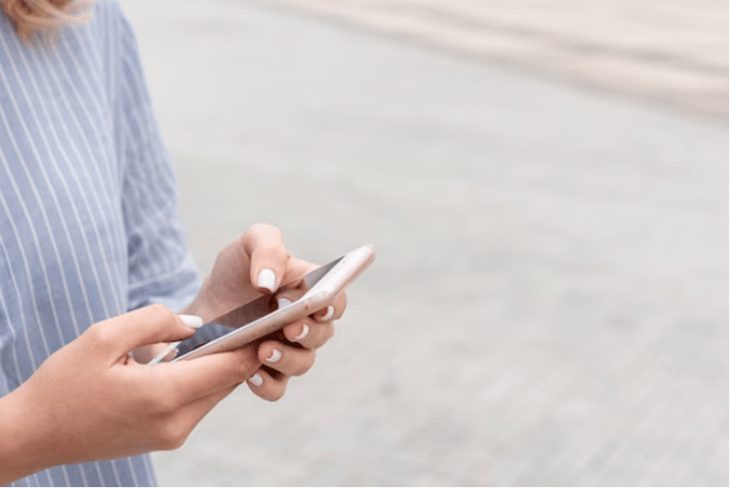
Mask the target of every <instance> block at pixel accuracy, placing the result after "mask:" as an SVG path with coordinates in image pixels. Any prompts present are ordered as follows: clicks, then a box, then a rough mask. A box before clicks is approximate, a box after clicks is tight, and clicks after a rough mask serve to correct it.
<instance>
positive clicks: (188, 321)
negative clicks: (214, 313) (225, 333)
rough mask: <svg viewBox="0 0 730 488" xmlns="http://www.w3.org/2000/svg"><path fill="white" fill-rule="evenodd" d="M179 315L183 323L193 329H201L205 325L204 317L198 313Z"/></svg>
mask: <svg viewBox="0 0 730 488" xmlns="http://www.w3.org/2000/svg"><path fill="white" fill-rule="evenodd" d="M178 317H180V320H182V321H183V324H185V325H187V326H188V327H192V328H193V329H199V328H200V327H201V326H202V325H203V319H202V318H200V317H198V316H197V315H178Z"/></svg>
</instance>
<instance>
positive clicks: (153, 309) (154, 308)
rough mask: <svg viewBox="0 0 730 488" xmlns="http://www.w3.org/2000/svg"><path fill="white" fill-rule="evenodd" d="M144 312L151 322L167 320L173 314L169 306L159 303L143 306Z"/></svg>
mask: <svg viewBox="0 0 730 488" xmlns="http://www.w3.org/2000/svg"><path fill="white" fill-rule="evenodd" d="M145 313H146V314H147V315H148V317H149V320H150V321H153V322H161V321H165V320H169V319H170V318H172V316H173V315H174V314H173V313H172V311H171V310H170V309H169V308H167V307H166V306H165V305H162V304H160V303H156V304H154V305H149V306H148V307H146V308H145Z"/></svg>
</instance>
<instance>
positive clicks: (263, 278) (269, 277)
mask: <svg viewBox="0 0 730 488" xmlns="http://www.w3.org/2000/svg"><path fill="white" fill-rule="evenodd" d="M259 288H266V289H267V290H269V291H270V292H271V293H274V292H275V291H276V275H275V274H274V270H272V269H269V268H266V269H262V270H261V271H260V272H259Z"/></svg>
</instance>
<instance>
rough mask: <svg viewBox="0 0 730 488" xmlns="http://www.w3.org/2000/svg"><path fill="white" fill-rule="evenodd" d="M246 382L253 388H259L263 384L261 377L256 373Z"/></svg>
mask: <svg viewBox="0 0 730 488" xmlns="http://www.w3.org/2000/svg"><path fill="white" fill-rule="evenodd" d="M248 381H250V382H251V384H252V385H254V386H261V385H263V384H264V379H263V378H262V377H261V375H260V374H258V373H256V374H255V375H253V376H251V377H250V378H249V379H248Z"/></svg>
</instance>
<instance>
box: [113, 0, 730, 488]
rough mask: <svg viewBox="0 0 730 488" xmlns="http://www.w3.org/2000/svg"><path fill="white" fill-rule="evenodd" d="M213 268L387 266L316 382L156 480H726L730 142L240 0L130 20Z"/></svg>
mask: <svg viewBox="0 0 730 488" xmlns="http://www.w3.org/2000/svg"><path fill="white" fill-rule="evenodd" d="M125 2H126V4H127V10H128V12H129V13H130V16H131V17H132V18H133V19H134V21H135V24H136V25H137V28H138V32H139V35H140V42H141V44H142V49H143V53H144V57H145V61H146V64H147V66H148V76H149V79H150V83H151V87H152V91H153V94H154V98H155V100H156V104H157V108H158V114H159V118H160V120H161V123H162V124H163V127H164V131H165V132H166V135H167V137H168V142H169V146H170V148H171V150H172V151H173V153H174V154H175V156H176V161H177V165H178V168H179V175H180V176H179V178H180V185H181V191H182V194H181V197H182V201H181V204H182V209H183V212H184V214H185V216H186V218H187V220H188V222H189V230H190V246H191V249H192V251H193V253H194V255H195V256H196V258H197V259H198V262H199V263H200V265H201V268H203V269H204V270H205V269H208V268H209V267H210V265H211V263H212V261H213V258H214V255H215V252H216V250H217V249H218V248H220V247H221V246H223V245H224V244H226V243H227V242H228V241H229V240H230V239H232V238H233V237H234V236H235V235H236V234H237V233H238V232H240V231H241V230H242V229H243V228H245V227H246V226H248V225H249V224H251V223H253V222H255V221H271V222H273V223H276V224H278V225H280V226H281V227H282V228H283V229H285V232H286V234H285V236H286V240H287V242H288V243H289V246H290V248H291V249H292V251H293V252H294V253H295V254H298V255H301V256H303V257H307V258H310V259H312V260H318V261H325V260H327V259H329V258H330V257H331V256H333V255H337V254H339V253H341V252H343V251H345V250H348V249H350V248H352V247H354V246H356V245H359V244H361V243H363V242H373V243H375V244H376V245H377V246H378V249H379V251H380V255H379V258H378V261H377V262H376V264H375V265H374V267H373V268H372V269H371V270H369V271H368V273H366V274H365V275H363V277H362V278H361V279H360V280H359V281H358V282H356V283H355V284H354V285H353V287H352V288H351V291H350V308H349V312H348V315H347V317H346V318H345V319H343V320H342V321H341V324H340V325H339V327H338V333H337V334H336V336H335V338H334V339H333V341H332V343H331V344H330V345H328V347H326V348H323V349H322V350H321V352H320V353H319V358H318V362H317V365H316V367H315V369H314V370H313V371H311V372H310V373H309V374H308V375H307V376H305V377H303V378H299V379H298V380H297V381H294V382H292V384H291V387H290V391H289V393H288V394H287V396H286V397H285V398H284V399H283V400H282V401H281V402H279V403H276V404H268V403H265V402H262V401H259V400H256V399H255V398H253V397H252V395H250V394H249V393H248V392H247V391H245V390H241V391H238V392H236V393H235V394H234V395H232V396H231V397H229V398H228V399H226V401H224V402H223V403H222V404H221V405H220V406H219V407H218V408H217V409H216V410H215V411H214V412H213V413H212V414H211V415H209V416H208V417H207V418H206V419H205V420H204V421H203V422H202V423H201V425H200V426H199V428H198V430H196V431H195V432H194V433H193V435H192V436H191V437H190V439H189V440H188V443H187V444H186V445H185V446H184V447H183V448H181V449H180V450H178V451H175V452H171V453H160V454H156V455H155V456H154V459H155V461H156V464H157V466H158V468H159V479H160V482H161V483H162V484H163V485H204V486H219V485H264V486H268V485H307V486H309V485H321V486H330V485H358V486H360V485H409V486H410V485H727V484H728V481H729V480H728V326H727V324H728V253H727V250H728V207H727V194H728V191H727V184H728V169H727V161H728V133H727V125H725V124H724V123H714V122H712V121H708V120H700V119H696V118H692V117H685V116H683V115H681V114H679V113H675V112H673V111H671V110H665V109H662V108H656V106H655V105H654V104H652V103H651V102H646V103H643V102H637V101H636V99H632V98H623V97H619V96H616V95H609V94H605V93H600V92H593V91H583V90H578V89H576V88H575V87H573V86H570V85H566V84H562V83H558V82H555V81H553V80H543V79H541V78H539V77H526V76H523V75H520V74H519V73H516V72H514V71H513V70H510V69H506V68H504V67H503V66H500V65H493V64H490V63H487V62H484V61H477V60H474V59H468V58H461V57H458V56H452V55H451V54H449V53H447V52H443V51H439V50H434V49H430V48H427V47H425V46H423V45H419V44H409V43H407V42H402V41H397V40H393V39H390V38H387V37H380V36H377V35H373V34H369V33H366V32H363V31H361V30H357V29H354V30H353V29H351V28H349V27H347V25H346V24H342V23H332V22H331V21H329V20H323V19H321V18H318V17H316V16H311V15H309V14H302V13H301V11H300V10H288V9H285V8H283V7H281V6H275V5H267V4H265V3H258V2H247V1H224V0H207V1H206V2H200V1H193V0H174V1H173V0H157V1H155V2H149V1H146V0H125Z"/></svg>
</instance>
